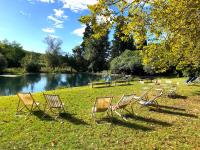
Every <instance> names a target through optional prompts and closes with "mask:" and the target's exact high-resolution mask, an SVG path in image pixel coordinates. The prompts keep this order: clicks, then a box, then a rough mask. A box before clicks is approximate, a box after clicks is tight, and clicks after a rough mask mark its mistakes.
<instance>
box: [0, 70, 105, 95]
mask: <svg viewBox="0 0 200 150" xmlns="http://www.w3.org/2000/svg"><path fill="white" fill-rule="evenodd" d="M99 79H101V76H96V75H91V74H90V75H89V74H83V73H78V74H27V75H20V76H16V75H1V76H0V95H1V96H2V95H15V94H16V93H17V92H41V91H47V90H54V89H56V88H58V87H63V86H64V87H75V86H83V85H87V84H88V83H89V82H91V81H94V80H99Z"/></svg>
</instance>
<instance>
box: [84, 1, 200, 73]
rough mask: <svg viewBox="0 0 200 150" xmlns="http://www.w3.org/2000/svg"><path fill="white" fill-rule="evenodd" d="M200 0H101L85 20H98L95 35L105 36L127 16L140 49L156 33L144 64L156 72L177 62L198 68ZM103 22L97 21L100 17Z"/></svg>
mask: <svg viewBox="0 0 200 150" xmlns="http://www.w3.org/2000/svg"><path fill="white" fill-rule="evenodd" d="M199 8H200V1H199V0H179V1H174V0H155V1H152V0H131V1H128V0H123V1H119V0H99V2H98V3H97V4H95V5H91V6H89V10H90V14H89V15H86V16H83V17H81V19H80V20H81V22H83V23H87V22H92V21H93V22H94V25H93V27H92V29H93V31H94V34H93V37H94V38H100V37H102V36H103V35H104V34H105V32H106V31H107V30H109V29H111V28H113V27H115V26H116V25H117V24H119V22H120V17H121V16H123V17H124V21H125V23H124V24H123V26H122V27H121V32H122V33H123V34H124V36H121V37H120V38H121V39H122V40H126V39H127V38H126V37H127V36H130V35H132V36H133V37H134V39H135V43H136V45H137V47H138V49H140V47H142V46H143V43H144V41H145V40H146V39H148V38H152V37H154V41H153V42H152V44H150V45H149V46H147V48H145V51H143V52H144V53H143V55H144V57H143V58H144V59H143V62H144V65H148V66H151V68H153V69H154V70H155V71H156V72H165V71H167V70H169V67H171V66H175V68H176V69H177V70H180V71H182V72H187V73H186V74H188V73H189V72H196V73H197V72H198V70H199V66H200V59H199V58H200V52H199V51H200V49H199V42H200V41H199V39H200V9H199ZM99 16H100V17H101V18H104V19H103V22H95V21H94V20H95V19H97V18H98V17H99Z"/></svg>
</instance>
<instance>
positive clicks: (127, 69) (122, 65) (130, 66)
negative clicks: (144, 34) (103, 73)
mask: <svg viewBox="0 0 200 150" xmlns="http://www.w3.org/2000/svg"><path fill="white" fill-rule="evenodd" d="M110 69H111V71H112V72H114V73H128V74H137V75H141V74H143V73H144V71H143V66H142V61H141V56H140V54H139V51H130V50H126V51H124V52H123V53H122V54H121V55H120V56H119V57H116V58H114V59H113V60H112V61H111V64H110Z"/></svg>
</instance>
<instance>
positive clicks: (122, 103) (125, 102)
mask: <svg viewBox="0 0 200 150" xmlns="http://www.w3.org/2000/svg"><path fill="white" fill-rule="evenodd" d="M134 96H135V95H134V94H132V95H123V96H122V97H121V99H120V100H119V101H118V102H117V104H115V105H112V106H111V109H112V111H113V112H115V113H116V114H117V115H119V116H120V117H122V119H124V120H126V121H127V119H126V118H125V117H123V115H122V112H121V113H119V112H118V111H117V110H121V111H122V110H125V111H127V112H128V113H131V114H133V108H132V105H131V103H132V100H133V98H134ZM127 106H130V107H131V111H132V112H130V111H129V110H128V109H127Z"/></svg>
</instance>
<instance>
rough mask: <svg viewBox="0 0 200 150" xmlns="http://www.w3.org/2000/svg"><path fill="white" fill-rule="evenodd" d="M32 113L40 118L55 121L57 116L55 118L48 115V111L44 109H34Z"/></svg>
mask: <svg viewBox="0 0 200 150" xmlns="http://www.w3.org/2000/svg"><path fill="white" fill-rule="evenodd" d="M32 114H33V115H34V116H36V117H37V118H39V119H40V120H44V121H55V118H53V117H52V116H50V115H48V114H47V113H45V112H44V111H42V110H38V111H34V112H32Z"/></svg>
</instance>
